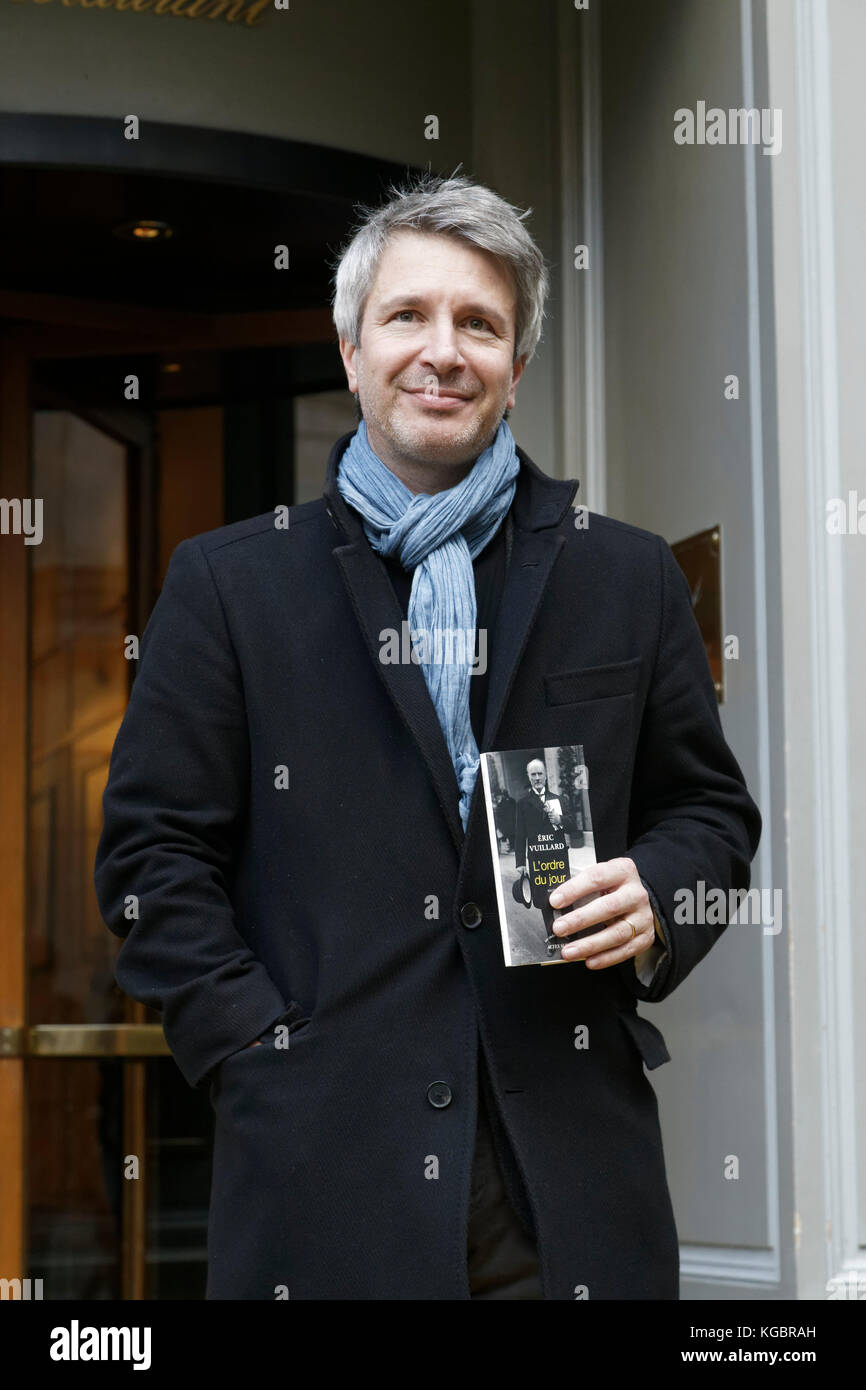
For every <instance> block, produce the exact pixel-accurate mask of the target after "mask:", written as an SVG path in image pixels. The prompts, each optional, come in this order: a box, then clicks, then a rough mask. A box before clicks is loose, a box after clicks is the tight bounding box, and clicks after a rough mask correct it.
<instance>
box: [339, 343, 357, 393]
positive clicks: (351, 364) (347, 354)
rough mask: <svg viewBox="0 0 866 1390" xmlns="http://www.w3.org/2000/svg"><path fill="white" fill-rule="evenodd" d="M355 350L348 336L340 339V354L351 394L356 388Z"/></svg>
mask: <svg viewBox="0 0 866 1390" xmlns="http://www.w3.org/2000/svg"><path fill="white" fill-rule="evenodd" d="M357 350H358V349H357V348H356V347H355V344H354V343H350V342H349V340H348V338H341V339H340V356H341V357H342V359H343V366H344V367H345V369H346V381H347V383H348V386H349V390H350V391H351V392H352V393H353V394H354V393H355V392H356V391H357V390H358V373H357V372H356V371H355V353H356V352H357Z"/></svg>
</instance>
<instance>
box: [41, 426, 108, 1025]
mask: <svg viewBox="0 0 866 1390" xmlns="http://www.w3.org/2000/svg"><path fill="white" fill-rule="evenodd" d="M127 489H128V479H127V448H126V445H124V444H122V443H120V442H118V441H117V440H116V439H113V438H112V437H111V436H109V435H107V434H105V433H104V432H103V431H102V430H99V429H96V428H95V427H94V426H93V425H91V424H89V423H88V422H87V421H85V420H82V419H80V418H79V417H78V416H77V415H73V414H71V413H70V412H68V411H48V410H43V411H37V412H36V413H35V415H34V417H33V495H34V496H35V497H40V498H42V499H43V517H44V524H43V539H42V543H41V545H38V546H32V547H30V548H29V550H30V557H31V560H30V563H31V580H32V588H31V591H32V603H33V608H32V627H31V652H30V667H31V670H30V674H31V740H30V786H31V800H30V866H31V868H30V891H31V913H30V935H29V941H28V953H29V990H30V1000H29V1021H30V1022H31V1023H114V1022H120V1021H122V1020H123V1019H124V1017H125V1007H124V999H123V996H122V994H121V992H120V990H119V989H118V988H117V986H116V985H115V983H114V979H113V965H114V959H115V956H116V955H117V951H118V950H119V947H120V943H119V941H118V940H117V939H116V938H114V937H113V936H112V935H111V934H110V932H109V931H108V929H107V928H106V927H105V925H104V923H103V921H102V917H101V916H100V913H99V908H98V905H97V902H96V894H95V892H94V888H93V863H94V859H95V856H96V845H97V841H98V839H99V833H100V830H101V827H102V792H103V789H104V787H105V782H106V778H107V774H108V760H109V756H110V753H111V746H112V743H113V742H114V737H115V734H116V732H117V728H118V726H119V724H120V721H121V719H122V718H123V712H124V709H125V708H126V702H127V698H128V691H129V670H128V665H127V662H126V661H124V659H123V638H124V635H125V634H126V632H127V631H128V621H129V619H128V593H127V575H128V571H129V563H128V561H129V556H128V553H127V550H128V544H127Z"/></svg>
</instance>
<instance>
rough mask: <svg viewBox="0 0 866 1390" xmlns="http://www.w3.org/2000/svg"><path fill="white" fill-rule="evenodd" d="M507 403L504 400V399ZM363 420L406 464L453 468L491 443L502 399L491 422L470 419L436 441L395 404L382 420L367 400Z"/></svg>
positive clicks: (474, 418) (477, 418)
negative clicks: (449, 464) (376, 431)
mask: <svg viewBox="0 0 866 1390" xmlns="http://www.w3.org/2000/svg"><path fill="white" fill-rule="evenodd" d="M505 399H506V400H507V397H506V398H505ZM363 413H364V419H365V420H366V421H367V424H368V427H369V424H370V422H371V421H372V423H373V425H374V426H375V428H376V429H377V430H378V431H379V433H380V434H382V435H384V437H385V438H386V439H387V440H388V442H389V443H390V445H391V447H392V449H393V450H394V452H395V453H397V454H399V455H400V457H401V458H404V459H406V461H407V462H411V463H414V464H425V463H439V464H442V463H445V464H448V463H451V464H454V465H455V467H457V466H458V465H461V464H465V463H468V462H469V461H470V459H476V458H477V457H478V455H479V454H481V453H482V452H483V451H484V449H486V448H487V446H488V445H489V444H491V443H492V442H493V438H494V436H495V434H496V431H497V430H498V428H499V424H500V421H501V420H502V418H503V416H504V413H505V400H503V402H502V405H501V408H500V409H499V411H498V412H497V414H496V416H495V418H494V421H493V423H492V424H491V423H489V421H487V420H484V419H481V418H480V417H478V416H473V418H472V419H471V420H467V421H465V423H462V424H461V425H460V426H459V427H458V428H457V429H456V431H455V429H454V428H453V426H452V427H451V429H450V430H449V431H448V434H447V437H446V435H445V434H444V432H443V436H442V438H441V439H440V438H436V436H435V433H434V431H433V430H432V429H431V430H429V431H428V430H425V428H424V425H423V424H422V423H421V422H419V423H418V424H417V425H413V424H411V423H410V422H409V421H408V420H407V419H406V418H405V416H404V415H403V414H402V412H401V411H400V409H399V408H398V407H397V405H396V404H395V405H394V406H393V407H392V409H391V410H390V411H389V412H388V413H387V415H385V416H384V417H383V416H382V415H380V414H379V412H378V410H377V409H376V405H375V402H374V403H372V404H371V402H370V401H367V402H366V403H365V404H364V407H363Z"/></svg>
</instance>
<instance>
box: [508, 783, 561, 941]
mask: <svg viewBox="0 0 866 1390" xmlns="http://www.w3.org/2000/svg"><path fill="white" fill-rule="evenodd" d="M526 775H527V777H528V779H529V790H528V791H527V792H525V793H524V794H523V796H521V797H518V800H517V812H516V816H515V822H514V825H515V829H514V837H515V840H514V866H515V868H516V869H517V870H518V871H519V872H520V873H522V874H525V875H527V876H528V875H529V866H528V864H527V858H528V852H527V851H528V846H529V845H531V843H532V841H533V840H535V838H536V837H537V836H538V835H540V834H545V833H546V834H550V833H551V832H553V831H556V830H562V831H563V832H565V831H574V830H575V829H576V821H575V819H574V816H573V815H572V814H571V813H570V812H569V810H568V803H567V802H566V801H565V800H564V798H560V797H559V796H555V795H554V793H553V792H552V791H551V790H550V788H549V787H548V785H547V771H546V769H545V766H544V763H543V762H542V761H541V759H540V758H533V759H532V761H531V762H529V763H527V765H526ZM531 887H532V903H533V906H534V907H537V908H538V909H539V910H540V911H541V918H542V922H543V926H544V942H545V945H546V947H547V950H548V954H549V955H555V954H556V953H557V952H558V951H559V949H560V947H561V946H562V939H561V938H560V937H558V936H554V935H553V921H554V917H555V913H554V910H553V908H552V907H551V906H550V903H549V901H548V894H547V893H546V892H541V893H540V894H539V892H538V891H537V889H536V888H535V886H534V885H531Z"/></svg>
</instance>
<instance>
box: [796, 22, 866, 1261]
mask: <svg viewBox="0 0 866 1390" xmlns="http://www.w3.org/2000/svg"><path fill="white" fill-rule="evenodd" d="M794 47H795V61H796V71H797V94H798V98H799V100H798V112H797V115H798V126H797V135H798V139H799V142H800V160H799V167H800V214H801V229H802V245H801V255H802V275H803V282H802V305H803V359H804V371H803V377H804V400H803V412H804V445H805V466H806V489H807V494H806V500H807V505H808V507H809V517H810V524H809V525H808V527H807V534H808V538H809V539H808V547H809V548H808V577H809V610H810V611H809V640H810V648H811V649H810V666H811V676H812V689H811V696H812V708H813V718H814V728H813V738H812V756H813V776H814V785H815V789H816V804H815V811H814V817H815V889H816V891H815V901H816V903H817V905H818V910H819V913H820V914H821V916H820V919H819V921H818V922H816V923H815V930H816V931H817V932H818V950H817V956H818V981H817V987H818V998H819V1008H820V1025H821V1048H820V1052H821V1079H822V1086H821V1092H822V1094H821V1096H820V1098H819V1103H820V1107H821V1109H820V1115H821V1132H822V1134H821V1137H822V1156H823V1170H824V1217H825V1220H824V1229H825V1233H826V1234H825V1252H826V1270H825V1272H826V1275H827V1277H828V1278H830V1277H831V1275H832V1274H833V1272H834V1271H838V1270H840V1269H844V1268H851V1266H852V1265H853V1264H855V1263H856V1262H857V1257H858V1254H859V1256H860V1260H861V1261H862V1258H863V1256H862V1252H858V1248H857V1232H858V1228H859V1223H858V1213H857V1180H856V1179H857V1172H856V1162H857V1147H856V1146H857V1132H856V1110H855V1097H856V1068H855V1058H854V1043H853V1038H854V1001H853V997H852V978H853V972H852V970H851V962H852V942H851V882H850V876H849V863H850V856H851V844H850V836H849V824H848V772H847V762H846V759H847V753H848V750H847V733H848V709H847V702H846V624H845V583H844V573H843V563H842V562H843V555H842V546H843V545H844V543H845V541H844V538H842V537H839V536H836V537H830V536H828V534H827V531H826V527H825V523H824V518H825V515H826V510H825V508H826V502H827V500H828V498H830V497H840V496H841V495H842V494H841V476H840V466H839V384H838V374H837V361H836V344H837V338H836V293H837V291H836V269H835V254H834V252H835V236H834V221H833V207H834V189H833V165H832V149H833V146H832V115H831V111H832V96H831V81H830V37H829V19H828V14H827V4H826V0H795V6H794Z"/></svg>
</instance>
